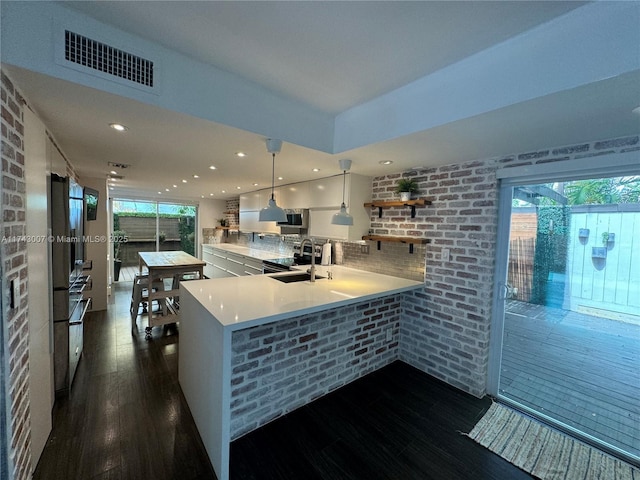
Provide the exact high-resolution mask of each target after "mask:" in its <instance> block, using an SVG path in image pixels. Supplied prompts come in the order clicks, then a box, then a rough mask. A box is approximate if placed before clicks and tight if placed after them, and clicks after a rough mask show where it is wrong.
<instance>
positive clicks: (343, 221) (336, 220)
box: [331, 158, 353, 225]
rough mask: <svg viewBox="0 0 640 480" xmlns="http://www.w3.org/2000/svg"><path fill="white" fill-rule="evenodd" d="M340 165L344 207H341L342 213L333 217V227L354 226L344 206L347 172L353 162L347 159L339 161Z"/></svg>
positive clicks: (343, 205)
mask: <svg viewBox="0 0 640 480" xmlns="http://www.w3.org/2000/svg"><path fill="white" fill-rule="evenodd" d="M338 163H339V164H340V170H342V205H340V211H339V212H338V213H335V214H334V215H333V217H331V223H332V224H333V225H353V217H352V216H351V215H349V214H348V213H347V207H346V205H345V204H344V190H345V185H346V182H347V171H348V170H349V169H350V168H351V160H349V159H346V158H345V159H342V160H338Z"/></svg>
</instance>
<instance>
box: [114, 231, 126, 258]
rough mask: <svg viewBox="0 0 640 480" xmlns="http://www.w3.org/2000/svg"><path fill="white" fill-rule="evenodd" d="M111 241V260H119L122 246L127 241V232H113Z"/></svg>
mask: <svg viewBox="0 0 640 480" xmlns="http://www.w3.org/2000/svg"><path fill="white" fill-rule="evenodd" d="M111 238H112V241H113V259H114V260H120V252H121V249H122V244H123V243H127V242H128V241H129V237H127V232H125V231H124V230H114V232H113V236H112V237H111Z"/></svg>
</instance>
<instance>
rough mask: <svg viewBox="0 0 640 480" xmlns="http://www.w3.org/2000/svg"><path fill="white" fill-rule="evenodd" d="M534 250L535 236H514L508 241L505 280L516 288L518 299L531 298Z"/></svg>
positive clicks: (527, 299) (526, 300)
mask: <svg viewBox="0 0 640 480" xmlns="http://www.w3.org/2000/svg"><path fill="white" fill-rule="evenodd" d="M535 250H536V239H535V238H515V239H513V240H511V241H510V242H509V273H508V278H507V282H508V283H509V285H510V286H511V287H513V288H517V289H518V293H517V295H514V297H515V298H517V299H518V300H522V301H524V302H528V301H529V300H530V299H531V289H532V285H533V258H534V254H535Z"/></svg>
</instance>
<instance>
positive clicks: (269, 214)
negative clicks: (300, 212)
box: [258, 138, 287, 222]
mask: <svg viewBox="0 0 640 480" xmlns="http://www.w3.org/2000/svg"><path fill="white" fill-rule="evenodd" d="M281 148H282V140H275V139H272V138H267V152H269V153H270V154H271V162H272V163H271V198H270V199H269V204H268V205H267V206H266V207H264V208H263V209H262V210H260V215H259V216H258V220H259V221H261V222H286V221H287V214H286V213H285V212H284V210H283V209H282V208H280V207H279V206H278V205H277V204H276V198H275V195H274V193H273V191H274V188H275V171H276V153H280V149H281Z"/></svg>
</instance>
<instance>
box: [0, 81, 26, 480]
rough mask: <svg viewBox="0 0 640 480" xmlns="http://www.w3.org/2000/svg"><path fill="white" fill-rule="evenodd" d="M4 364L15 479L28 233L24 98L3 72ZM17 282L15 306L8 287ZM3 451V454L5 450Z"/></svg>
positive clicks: (22, 415)
mask: <svg viewBox="0 0 640 480" xmlns="http://www.w3.org/2000/svg"><path fill="white" fill-rule="evenodd" d="M1 96H2V99H1V100H2V235H3V239H2V243H1V245H0V247H1V251H2V265H1V269H2V276H1V277H2V327H3V334H4V335H3V341H4V345H3V349H2V352H3V353H4V356H5V357H6V358H3V359H1V360H2V367H3V369H4V368H5V367H6V366H8V372H6V371H3V376H2V380H3V385H2V388H3V391H2V392H1V393H2V395H3V396H5V399H6V402H7V407H8V411H9V419H8V422H7V423H8V429H7V433H8V437H9V438H8V442H9V445H8V448H9V451H8V452H7V453H8V469H9V477H10V478H14V479H16V480H22V479H27V478H30V477H31V425H30V424H31V421H30V413H29V369H28V364H29V325H28V321H27V294H28V292H27V245H26V242H25V241H24V240H20V239H19V238H17V237H20V236H23V235H25V232H26V211H25V201H26V185H25V180H24V164H25V157H24V122H23V108H24V100H23V99H22V96H21V95H20V93H19V92H18V91H17V90H16V89H15V87H14V85H13V83H12V82H11V80H10V79H9V78H7V77H6V75H5V74H4V72H3V73H2V87H1ZM11 281H15V282H18V284H19V296H18V298H17V300H16V306H15V308H11V306H10V294H9V292H10V284H11ZM3 427H4V425H3ZM3 453H5V452H3Z"/></svg>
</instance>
